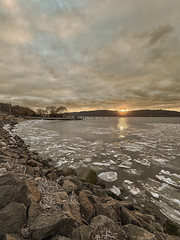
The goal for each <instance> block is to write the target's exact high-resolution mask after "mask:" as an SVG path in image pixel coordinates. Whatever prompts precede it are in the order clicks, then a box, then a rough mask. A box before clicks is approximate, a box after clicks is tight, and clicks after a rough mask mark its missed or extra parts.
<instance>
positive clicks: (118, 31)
mask: <svg viewBox="0 0 180 240" xmlns="http://www.w3.org/2000/svg"><path fill="white" fill-rule="evenodd" d="M0 102H11V103H12V104H20V105H24V106H29V107H32V108H33V109H34V108H45V107H46V106H59V105H63V106H66V107H67V108H68V109H69V110H70V111H79V110H90V109H114V110H115V109H117V110H118V109H122V108H126V109H130V110H134V109H172V110H173V109H174V110H178V111H180V1H179V0H171V1H170V0H0Z"/></svg>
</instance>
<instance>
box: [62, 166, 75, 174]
mask: <svg viewBox="0 0 180 240" xmlns="http://www.w3.org/2000/svg"><path fill="white" fill-rule="evenodd" d="M63 173H64V176H77V173H76V171H75V170H74V169H72V168H63Z"/></svg>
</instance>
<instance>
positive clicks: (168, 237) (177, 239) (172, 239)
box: [161, 233, 180, 240]
mask: <svg viewBox="0 0 180 240" xmlns="http://www.w3.org/2000/svg"><path fill="white" fill-rule="evenodd" d="M161 236H162V239H163V240H180V237H178V236H172V235H167V234H165V233H161Z"/></svg>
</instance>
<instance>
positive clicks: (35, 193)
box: [25, 179, 41, 203]
mask: <svg viewBox="0 0 180 240" xmlns="http://www.w3.org/2000/svg"><path fill="white" fill-rule="evenodd" d="M25 183H26V185H27V187H28V190H29V192H30V194H31V201H32V202H33V203H37V202H38V201H39V200H40V197H41V194H40V191H39V189H38V188H37V187H36V182H35V181H34V180H32V179H26V180H25Z"/></svg>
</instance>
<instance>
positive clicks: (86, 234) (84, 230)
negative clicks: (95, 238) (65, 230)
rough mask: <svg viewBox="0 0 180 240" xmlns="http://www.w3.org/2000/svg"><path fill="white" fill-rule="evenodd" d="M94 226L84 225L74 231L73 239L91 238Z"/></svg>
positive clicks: (83, 239)
mask: <svg viewBox="0 0 180 240" xmlns="http://www.w3.org/2000/svg"><path fill="white" fill-rule="evenodd" d="M93 230H94V227H92V226H90V225H82V226H80V227H78V228H75V229H74V230H73V231H72V235H71V239H72V240H90V237H91V234H92V233H93Z"/></svg>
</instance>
